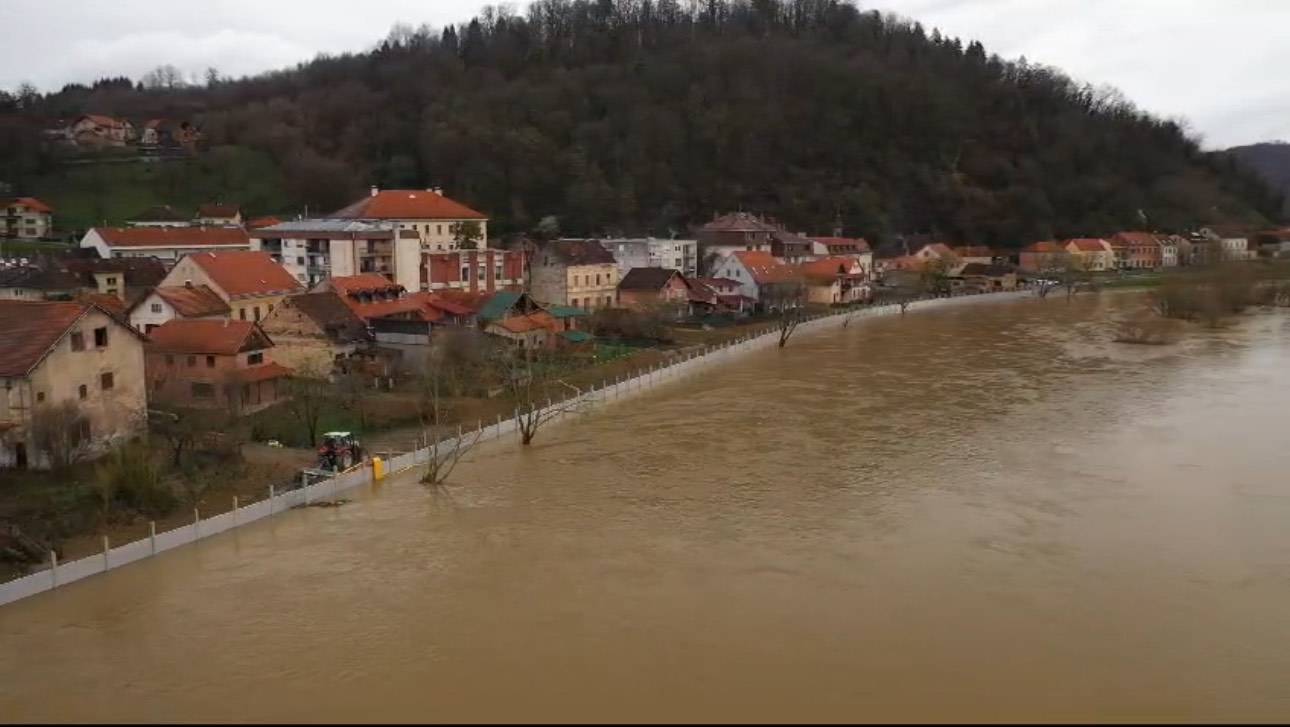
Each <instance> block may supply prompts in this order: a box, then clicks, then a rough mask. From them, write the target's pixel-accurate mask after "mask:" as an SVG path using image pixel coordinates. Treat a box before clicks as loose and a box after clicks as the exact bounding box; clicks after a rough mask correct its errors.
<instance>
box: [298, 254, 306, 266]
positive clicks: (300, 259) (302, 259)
mask: <svg viewBox="0 0 1290 727" xmlns="http://www.w3.org/2000/svg"><path fill="white" fill-rule="evenodd" d="M296 264H297V265H304V264H305V259H304V258H303V257H299V256H297V257H296Z"/></svg>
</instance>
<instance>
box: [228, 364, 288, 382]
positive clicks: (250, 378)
mask: <svg viewBox="0 0 1290 727" xmlns="http://www.w3.org/2000/svg"><path fill="white" fill-rule="evenodd" d="M230 373H231V374H232V375H233V378H235V379H237V380H238V381H240V382H242V383H244V384H254V383H255V382H257V381H268V380H269V379H281V378H284V377H287V376H290V375H291V373H292V372H291V369H289V368H287V367H286V366H283V365H282V364H280V363H276V362H274V361H269V362H267V363H264V364H261V365H259V366H248V367H247V368H244V369H234V370H233V371H231V372H230Z"/></svg>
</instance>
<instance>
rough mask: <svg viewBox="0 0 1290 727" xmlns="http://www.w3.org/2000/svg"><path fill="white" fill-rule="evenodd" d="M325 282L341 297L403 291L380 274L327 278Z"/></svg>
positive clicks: (401, 287)
mask: <svg viewBox="0 0 1290 727" xmlns="http://www.w3.org/2000/svg"><path fill="white" fill-rule="evenodd" d="M327 282H328V283H329V284H330V285H331V289H332V290H334V291H336V292H337V293H339V294H341V295H343V296H345V295H357V294H359V293H385V292H391V291H399V292H402V290H403V286H402V285H399V284H398V283H396V282H394V281H393V280H390V279H389V278H387V277H385V276H384V275H381V274H380V273H361V274H359V275H342V276H340V277H336V278H328V279H327Z"/></svg>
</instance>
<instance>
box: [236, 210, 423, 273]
mask: <svg viewBox="0 0 1290 727" xmlns="http://www.w3.org/2000/svg"><path fill="white" fill-rule="evenodd" d="M404 232H408V231H404ZM247 234H248V236H249V237H250V240H251V249H252V250H261V251H263V252H266V253H268V254H269V255H270V256H271V257H273V259H274V260H276V261H278V262H279V263H280V264H281V265H282V266H283V267H284V268H286V269H287V271H288V272H289V273H291V274H292V275H293V276H294V277H295V278H296V280H298V281H300V283H301V284H302V285H304V286H306V287H313V286H315V285H317V284H318V283H320V282H322V281H323V280H325V279H327V278H330V277H348V276H352V275H362V274H366V273H374V274H379V275H383V276H387V277H389V278H391V279H392V280H394V281H396V282H397V283H398V284H400V285H402V286H403V287H404V288H406V289H408V290H419V289H420V278H421V273H420V267H421V243H420V241H419V239H418V238H417V237H416V236H415V235H405V236H402V237H400V230H398V229H396V228H395V227H394V224H393V223H390V222H367V221H364V220H352V219H324V218H319V219H304V220H290V221H287V222H280V223H278V224H273V225H267V226H264V227H257V228H255V229H252V230H250V232H248V233H247Z"/></svg>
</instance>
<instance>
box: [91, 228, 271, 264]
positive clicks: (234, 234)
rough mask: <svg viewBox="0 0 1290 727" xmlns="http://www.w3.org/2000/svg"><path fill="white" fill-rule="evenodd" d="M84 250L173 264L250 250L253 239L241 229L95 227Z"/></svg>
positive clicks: (110, 255) (109, 255) (101, 255)
mask: <svg viewBox="0 0 1290 727" xmlns="http://www.w3.org/2000/svg"><path fill="white" fill-rule="evenodd" d="M81 247H92V248H94V249H95V250H98V253H99V256H100V257H103V258H113V257H157V258H161V259H162V260H167V261H173V260H178V259H179V258H182V257H183V256H185V255H190V254H192V253H198V252H228V251H234V250H250V249H251V239H250V238H249V237H248V236H247V234H246V230H243V229H242V228H240V227H91V228H90V230H89V232H86V233H85V237H82V238H81Z"/></svg>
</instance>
